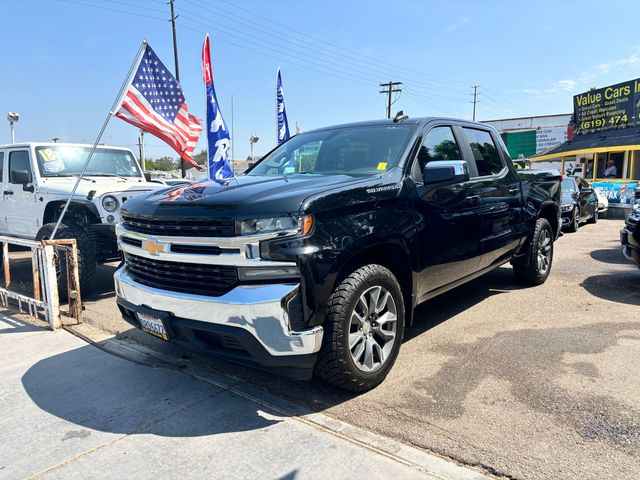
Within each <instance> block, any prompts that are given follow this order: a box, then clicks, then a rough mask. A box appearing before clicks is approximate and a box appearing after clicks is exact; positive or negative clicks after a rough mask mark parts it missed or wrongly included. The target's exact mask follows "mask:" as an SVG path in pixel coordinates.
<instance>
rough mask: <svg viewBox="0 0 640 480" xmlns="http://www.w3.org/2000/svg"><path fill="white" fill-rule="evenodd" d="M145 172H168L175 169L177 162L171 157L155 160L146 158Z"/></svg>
mask: <svg viewBox="0 0 640 480" xmlns="http://www.w3.org/2000/svg"><path fill="white" fill-rule="evenodd" d="M144 165H145V169H146V170H160V171H163V172H170V171H172V170H175V169H176V168H177V162H176V160H175V159H173V158H171V157H160V158H156V159H155V160H153V159H151V158H146V159H145V161H144Z"/></svg>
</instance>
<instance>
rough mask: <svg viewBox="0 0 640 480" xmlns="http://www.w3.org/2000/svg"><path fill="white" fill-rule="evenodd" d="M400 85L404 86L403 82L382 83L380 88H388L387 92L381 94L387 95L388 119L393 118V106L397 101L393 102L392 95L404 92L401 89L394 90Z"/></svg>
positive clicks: (383, 91) (382, 91)
mask: <svg viewBox="0 0 640 480" xmlns="http://www.w3.org/2000/svg"><path fill="white" fill-rule="evenodd" d="M398 85H402V82H391V81H389V82H387V83H381V84H380V86H381V87H384V88H386V90H380V93H385V94H386V95H387V118H391V105H393V104H394V103H395V100H394V101H393V102H392V101H391V94H393V93H400V92H402V89H401V88H394V87H397V86H398ZM396 100H397V99H396Z"/></svg>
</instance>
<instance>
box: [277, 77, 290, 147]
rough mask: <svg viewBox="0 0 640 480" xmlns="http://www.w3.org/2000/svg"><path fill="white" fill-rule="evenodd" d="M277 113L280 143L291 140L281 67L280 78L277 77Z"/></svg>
mask: <svg viewBox="0 0 640 480" xmlns="http://www.w3.org/2000/svg"><path fill="white" fill-rule="evenodd" d="M276 114H277V117H278V145H280V144H281V143H283V142H286V141H287V140H289V122H287V111H286V109H285V108H284V93H282V78H281V77H280V69H278V78H277V79H276Z"/></svg>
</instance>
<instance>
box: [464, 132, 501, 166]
mask: <svg viewBox="0 0 640 480" xmlns="http://www.w3.org/2000/svg"><path fill="white" fill-rule="evenodd" d="M463 130H464V133H465V135H466V137H467V141H468V142H469V146H470V147H471V152H472V153H473V159H474V161H475V163H476V168H477V169H478V176H480V177H487V176H490V175H498V174H499V173H500V172H502V170H503V169H504V168H505V167H506V165H505V163H504V161H503V160H502V157H501V156H500V152H499V151H498V148H497V146H496V144H495V142H494V141H493V138H492V137H491V134H490V133H489V132H488V131H486V130H479V129H477V128H469V127H463Z"/></svg>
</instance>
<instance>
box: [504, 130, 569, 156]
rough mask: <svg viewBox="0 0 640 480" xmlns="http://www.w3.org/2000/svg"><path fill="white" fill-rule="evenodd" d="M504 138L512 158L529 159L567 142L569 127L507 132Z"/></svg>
mask: <svg viewBox="0 0 640 480" xmlns="http://www.w3.org/2000/svg"><path fill="white" fill-rule="evenodd" d="M502 137H503V139H504V141H505V143H506V144H507V150H509V155H511V158H529V157H532V156H533V155H535V154H536V153H541V152H544V151H545V150H549V149H550V148H553V147H557V146H558V145H560V144H561V143H563V142H566V141H567V127H548V128H538V129H537V130H523V131H519V132H506V133H504V134H502Z"/></svg>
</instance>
